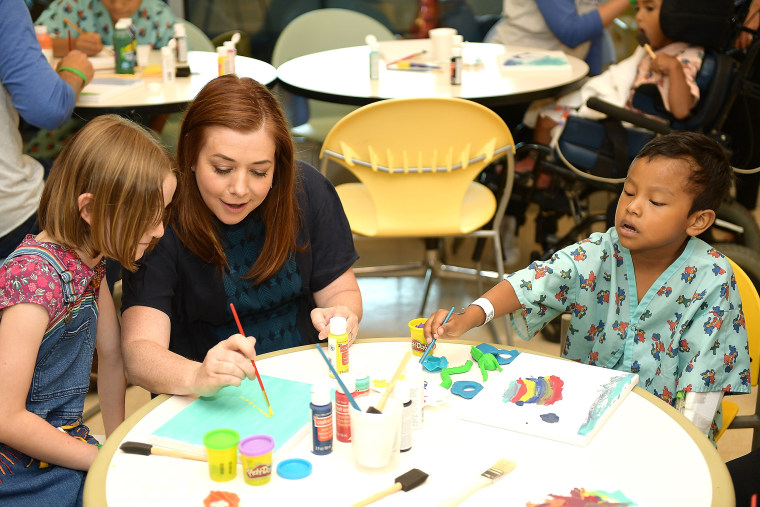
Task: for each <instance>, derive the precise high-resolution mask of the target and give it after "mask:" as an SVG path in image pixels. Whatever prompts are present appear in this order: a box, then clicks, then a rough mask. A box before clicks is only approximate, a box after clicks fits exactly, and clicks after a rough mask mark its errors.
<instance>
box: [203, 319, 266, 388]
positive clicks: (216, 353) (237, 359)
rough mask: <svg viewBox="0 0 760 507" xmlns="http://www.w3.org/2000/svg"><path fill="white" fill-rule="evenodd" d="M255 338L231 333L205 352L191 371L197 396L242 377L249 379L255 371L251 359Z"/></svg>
mask: <svg viewBox="0 0 760 507" xmlns="http://www.w3.org/2000/svg"><path fill="white" fill-rule="evenodd" d="M255 343H256V339H255V338H253V337H245V336H243V335H241V334H234V335H232V336H230V337H229V338H227V339H226V340H224V341H222V342H219V343H218V344H216V345H215V346H214V348H212V349H211V350H209V351H208V352H207V353H206V357H205V358H204V360H203V363H201V364H200V366H199V367H198V369H197V370H196V372H195V378H194V379H193V385H192V391H193V392H194V393H196V394H199V395H201V396H211V395H213V394H216V393H217V392H218V391H219V390H220V389H221V388H223V387H226V386H230V385H232V386H239V385H240V384H241V382H242V381H243V379H244V378H246V377H248V379H250V380H253V379H255V378H256V371H255V370H254V368H253V365H252V364H251V360H252V359H253V358H254V357H256V349H255V348H254V344H255Z"/></svg>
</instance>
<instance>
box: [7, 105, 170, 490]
mask: <svg viewBox="0 0 760 507" xmlns="http://www.w3.org/2000/svg"><path fill="white" fill-rule="evenodd" d="M176 185H177V179H176V175H175V169H174V162H173V160H172V158H171V157H170V155H169V154H168V152H167V151H166V149H165V148H163V147H162V146H161V145H160V144H159V143H158V142H157V141H155V140H154V139H153V137H152V136H151V135H150V134H149V133H148V132H147V131H145V130H144V129H142V128H141V127H139V126H137V125H135V124H133V123H131V122H129V121H128V120H125V119H122V118H119V117H118V116H115V115H107V116H100V117H97V118H96V119H94V120H92V121H91V122H89V123H88V124H87V126H85V127H84V128H83V129H82V130H81V131H80V132H79V133H78V134H77V135H76V136H75V137H74V138H73V139H72V141H71V143H69V144H68V145H67V146H66V148H65V149H64V151H63V152H62V153H61V155H60V157H59V158H58V159H57V160H56V162H55V165H54V166H53V168H52V170H51V172H50V176H49V177H48V180H47V182H46V183H45V188H44V190H43V193H42V198H41V201H40V208H39V220H40V225H41V227H42V232H40V234H38V235H37V236H36V237H34V236H31V235H29V236H27V237H26V238H25V239H24V241H23V242H22V243H21V245H20V246H19V247H18V248H17V249H16V250H15V251H14V253H13V254H11V255H10V256H9V257H8V258H7V259H6V261H5V263H4V264H3V265H2V267H0V378H2V379H3V388H2V389H0V414H2V418H3V422H2V424H1V425H0V471H1V472H2V474H0V504H3V505H5V504H8V505H75V504H78V505H81V503H82V488H83V486H84V479H85V476H86V471H87V470H88V469H89V467H90V465H91V464H92V461H93V460H94V459H95V455H96V454H97V452H98V447H96V445H94V444H96V443H97V441H96V440H95V439H94V438H93V437H92V436H91V435H89V434H88V433H89V429H88V428H87V426H85V425H84V424H83V423H82V411H83V408H84V399H85V395H86V394H87V391H88V388H89V382H90V369H91V364H92V357H93V350H94V349H97V352H98V398H99V401H100V406H101V407H102V414H103V422H104V424H105V430H106V435H108V434H110V433H111V432H113V430H114V429H115V428H116V427H117V426H118V425H119V423H121V421H122V420H123V419H124V396H125V389H126V379H125V375H124V365H123V361H122V357H121V343H120V332H119V324H118V320H117V316H116V310H115V307H114V303H113V300H112V298H111V294H110V292H109V290H108V285H107V283H106V280H105V259H104V256H108V257H110V258H113V259H116V260H118V261H119V262H120V263H121V264H122V265H123V266H124V267H125V268H127V269H131V270H135V269H136V260H137V259H139V258H140V257H141V256H142V255H143V253H144V252H145V250H146V249H147V248H149V247H150V246H151V245H152V244H153V243H154V242H155V240H156V238H159V237H161V236H162V235H163V232H164V228H163V217H164V209H165V207H166V206H167V205H168V204H169V202H170V201H171V199H172V196H173V195H174V190H175V188H176Z"/></svg>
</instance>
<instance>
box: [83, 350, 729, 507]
mask: <svg viewBox="0 0 760 507" xmlns="http://www.w3.org/2000/svg"><path fill="white" fill-rule="evenodd" d="M472 345H476V343H474V342H467V341H446V342H444V341H438V348H437V349H436V351H435V355H436V356H446V357H447V358H448V360H449V364H450V365H457V364H462V363H463V362H464V361H465V360H466V359H470V346H472ZM409 349H410V342H409V338H403V339H402V338H395V339H382V338H381V339H367V340H359V341H357V343H356V344H355V345H354V346H353V347H352V348H351V360H352V361H354V360H356V359H357V358H363V359H365V360H366V361H367V362H368V364H369V373H370V377H371V378H373V379H383V378H385V379H389V378H390V377H391V376H392V374H393V371H394V370H395V369H396V366H397V364H398V362H399V361H400V359H401V358H402V356H403V355H404V353H405V352H406V351H407V350H409ZM523 354H526V353H523ZM412 360H415V358H414V356H413V358H412ZM256 364H257V366H258V368H259V371H260V373H261V374H262V375H268V376H276V377H281V378H287V379H290V380H296V381H301V382H307V383H313V382H315V381H317V380H319V379H328V376H327V367H326V365H325V363H324V361H323V359H322V358H321V357H320V355H319V353H318V352H317V351H316V350H315V347H314V346H304V347H297V348H294V349H288V350H285V351H280V352H276V353H272V354H266V355H263V356H261V357H259V358H257V361H256ZM505 368H508V366H505ZM491 374H493V372H491ZM424 375H425V379H426V380H428V381H429V382H435V383H436V384H437V383H440V375H439V374H438V373H437V372H436V373H428V372H425V373H424ZM479 375H480V372H479V370H478V368H477V366H474V367H473V368H472V370H470V372H469V373H467V374H463V375H456V376H454V377H453V380H467V379H470V380H477V379H478V377H479ZM336 387H337V385H336ZM190 401H191V400H190V399H188V398H187V397H184V396H174V397H167V396H159V397H157V398H155V399H154V400H152V401H151V402H150V403H148V404H146V405H145V406H144V407H142V408H141V409H140V410H139V411H137V412H136V413H135V414H133V415H132V416H131V417H129V418H128V419H127V420H126V421H125V422H124V423H123V424H122V425H121V426H119V428H118V429H117V430H116V431H115V433H114V434H113V435H111V436H110V437H109V438H108V440H107V441H106V443H105V445H104V446H103V448H102V449H101V450H100V452H99V454H98V456H97V458H96V460H95V462H94V463H93V465H92V467H91V469H90V472H89V474H88V476H87V481H86V484H85V491H84V505H85V506H97V507H103V506H105V505H108V506H110V507H114V506H121V505H123V506H125V507H127V506H128V507H132V506H133V505H162V506H166V505H202V503H203V499H204V498H206V496H207V495H208V494H209V492H210V491H212V490H221V491H230V492H234V493H236V494H237V495H238V496H239V497H240V500H241V504H240V505H241V506H244V505H298V504H301V503H303V502H304V501H305V500H306V499H307V498H308V505H349V504H351V503H354V502H357V501H359V500H361V499H363V498H365V497H367V496H369V495H371V494H373V493H376V492H378V491H381V490H383V489H385V488H388V487H390V486H391V485H392V484H393V482H394V479H395V478H396V477H398V476H399V475H401V474H403V473H405V472H407V471H408V470H410V469H411V468H418V469H420V470H422V471H424V472H426V473H428V474H429V478H428V479H427V481H426V482H425V483H424V484H422V485H421V486H419V487H417V488H416V489H414V490H411V491H409V492H398V493H395V494H393V495H391V496H389V497H387V498H385V499H383V500H381V501H380V502H378V504H377V505H410V506H412V505H413V506H419V505H436V504H438V503H440V502H442V501H444V500H446V499H447V498H450V497H451V496H452V495H453V494H455V493H456V492H458V491H459V490H460V488H462V487H463V486H464V485H466V484H469V483H470V482H471V481H472V480H473V479H475V478H476V477H478V476H479V475H480V474H481V473H482V472H484V471H485V470H486V469H487V468H489V467H490V466H491V465H493V464H494V463H496V461H497V460H498V459H499V458H506V459H510V460H513V461H515V462H516V464H517V466H516V468H515V470H514V471H513V472H511V473H510V474H509V475H507V476H505V477H504V478H502V479H501V480H499V481H497V482H495V483H494V484H493V485H491V486H489V487H487V488H485V489H482V490H481V491H479V492H477V493H476V494H474V495H473V496H471V497H470V498H469V499H468V500H466V501H465V502H464V505H472V506H475V505H504V506H520V507H523V506H525V505H526V503H527V502H533V503H541V502H542V501H544V500H545V499H547V498H549V495H551V494H560V495H568V494H569V492H570V491H571V490H572V489H573V488H577V487H582V488H585V489H587V490H593V491H608V492H614V491H617V490H619V491H621V492H623V493H624V494H625V495H626V496H628V497H629V498H630V499H631V500H633V501H635V502H636V503H637V505H646V506H650V507H658V506H663V507H672V506H673V505H688V506H690V507H699V506H720V507H727V506H728V507H730V506H733V505H734V492H733V487H732V485H731V480H730V477H729V475H728V470H727V469H726V466H725V465H724V464H723V462H722V460H721V459H720V456H719V455H718V452H717V451H716V449H715V448H714V447H713V446H712V444H711V443H710V442H709V441H708V439H707V438H706V437H705V436H704V435H702V434H700V433H699V432H698V430H697V429H696V427H695V426H694V425H693V424H692V423H691V422H689V421H688V420H687V419H685V418H684V417H683V416H682V415H681V414H680V413H678V412H677V411H676V410H674V409H673V408H672V407H670V406H669V405H667V404H665V403H664V402H662V401H661V400H659V399H658V398H656V397H654V396H652V395H651V394H649V393H648V392H646V391H644V390H643V389H640V388H638V387H636V388H634V390H633V392H631V393H630V394H629V395H628V396H627V397H625V399H624V400H623V401H622V403H621V404H620V406H619V407H618V408H617V409H616V410H615V411H614V412H613V413H612V414H611V416H610V417H609V419H608V420H607V421H606V423H605V424H604V426H603V427H601V429H600V430H599V432H598V433H597V434H596V436H595V437H594V438H593V440H591V442H590V443H589V444H588V445H587V446H585V447H582V446H578V445H571V444H565V443H560V442H557V441H554V440H549V439H544V438H540V437H536V436H531V435H527V434H523V433H518V432H514V431H508V430H504V429H499V428H495V427H491V426H486V425H482V424H477V423H473V422H469V421H466V420H463V419H461V418H459V417H458V416H457V414H458V413H459V411H458V409H461V407H462V404H466V403H468V402H469V401H468V400H463V399H461V398H458V397H456V396H451V399H450V400H449V401H448V403H445V404H443V405H440V406H436V407H427V408H425V415H424V417H425V422H424V426H423V427H422V428H421V429H419V430H415V431H414V435H413V445H412V448H411V450H410V451H408V452H405V453H402V454H401V458H400V462H399V465H398V467H397V469H396V470H394V471H392V472H390V473H386V474H381V475H374V474H366V473H362V472H359V471H357V470H356V469H355V468H354V466H353V462H352V455H351V445H350V444H345V443H341V442H337V441H336V440H334V443H333V446H334V450H333V452H332V453H331V454H329V455H326V456H316V455H314V454H312V453H311V452H310V451H311V443H312V442H311V434H310V430H309V434H308V435H307V436H305V437H304V438H303V439H302V440H300V441H299V442H297V443H296V444H294V445H292V446H289V447H288V448H283V451H282V452H279V451H278V453H276V454H275V456H274V462H273V467H275V466H276V465H277V463H278V462H279V461H281V460H282V459H286V458H305V459H307V460H308V461H310V462H311V463H312V465H313V472H312V474H311V475H310V476H309V477H307V478H305V479H301V480H298V481H291V480H286V479H283V478H281V477H279V476H277V475H276V474H275V473H273V476H272V480H271V482H270V483H269V484H268V485H266V486H262V487H252V486H248V485H246V484H245V483H244V481H243V478H242V472H241V469H238V474H237V477H236V478H235V479H233V480H232V481H229V482H224V483H216V482H212V481H211V480H210V479H209V475H208V467H207V464H206V463H204V462H198V461H191V460H184V459H177V458H168V457H163V456H155V455H153V456H140V455H132V454H125V453H123V452H122V451H120V450H118V447H119V445H120V444H121V443H122V442H123V441H138V442H148V441H149V440H148V437H149V436H150V434H151V433H152V432H153V431H154V430H155V429H156V428H158V427H160V426H161V425H162V424H163V423H164V422H166V421H168V420H169V419H171V418H172V417H173V416H174V415H175V414H176V413H178V412H179V411H180V410H181V409H182V408H183V407H185V406H187V404H188V403H189V402H190Z"/></svg>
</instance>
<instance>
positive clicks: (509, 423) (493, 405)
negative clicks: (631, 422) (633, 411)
mask: <svg viewBox="0 0 760 507" xmlns="http://www.w3.org/2000/svg"><path fill="white" fill-rule="evenodd" d="M638 379H639V376H638V375H636V374H633V373H625V372H620V371H616V370H610V369H607V368H599V367H597V366H590V365H584V364H580V363H576V362H574V361H566V360H563V359H559V358H554V357H546V356H539V355H535V354H520V355H519V356H518V357H517V358H516V359H515V360H514V361H512V363H511V364H509V365H506V366H505V367H504V371H502V372H493V373H491V375H490V376H489V379H488V382H485V387H484V389H483V391H482V392H481V393H480V394H478V396H477V397H475V398H474V399H473V400H471V401H470V402H468V403H466V404H463V405H462V410H461V411H460V418H462V419H465V420H468V421H473V422H478V423H482V424H487V425H489V426H496V427H499V428H504V429H508V430H512V431H519V432H521V433H527V434H531V435H535V436H539V437H543V438H550V439H552V440H558V441H561V442H567V443H570V444H575V445H581V446H583V445H587V444H588V443H589V442H590V441H591V439H592V438H593V437H594V435H596V433H597V432H598V431H599V429H600V428H601V427H602V426H603V425H604V422H605V421H606V420H607V419H608V418H609V416H610V415H611V414H612V413H613V412H614V410H615V409H616V408H617V407H618V406H619V405H620V403H621V402H622V401H623V399H625V397H626V396H627V395H628V393H629V392H630V391H631V389H633V387H634V386H635V385H636V384H637V383H638Z"/></svg>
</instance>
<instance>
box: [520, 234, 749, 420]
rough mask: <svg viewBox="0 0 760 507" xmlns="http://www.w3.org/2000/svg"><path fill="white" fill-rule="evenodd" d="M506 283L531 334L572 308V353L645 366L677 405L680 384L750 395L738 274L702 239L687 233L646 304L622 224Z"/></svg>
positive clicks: (648, 379)
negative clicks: (619, 229) (620, 237)
mask: <svg viewBox="0 0 760 507" xmlns="http://www.w3.org/2000/svg"><path fill="white" fill-rule="evenodd" d="M508 280H509V282H510V283H511V284H512V286H513V287H514V289H515V292H516V293H517V297H518V298H519V300H520V303H521V304H522V306H523V309H522V312H520V311H518V312H515V313H514V314H513V315H512V316H511V319H512V323H513V326H514V327H515V329H516V330H517V332H518V334H520V335H521V337H522V338H523V339H530V338H531V337H532V336H533V335H535V334H536V333H537V332H538V331H539V330H540V329H541V328H542V327H543V326H544V325H545V324H546V323H548V322H549V321H550V320H551V319H553V318H554V317H555V316H556V315H558V314H559V313H561V312H570V313H571V322H570V330H569V331H568V335H567V342H566V344H565V349H564V350H563V351H562V354H563V356H564V357H567V358H568V359H572V360H575V361H579V362H582V363H586V364H592V365H596V366H602V367H605V368H612V369H615V370H620V371H630V372H634V373H638V374H639V386H640V387H643V388H644V389H646V390H647V391H649V392H651V393H653V394H654V395H656V396H658V397H660V398H661V399H663V400H664V401H666V402H668V403H670V404H671V405H672V404H674V403H675V397H676V394H677V392H678V391H694V392H707V391H718V390H723V391H727V392H735V393H748V392H750V378H749V346H748V343H747V330H746V327H745V325H744V314H743V313H742V310H741V300H740V299H739V291H738V289H737V287H736V281H735V279H734V276H733V271H732V270H731V265H730V263H729V262H728V259H726V258H725V257H724V256H723V254H721V253H720V252H718V251H716V250H715V249H713V248H712V247H711V246H710V245H708V244H707V243H705V242H704V241H702V240H700V239H697V238H690V239H689V241H688V243H687V244H686V248H685V249H684V251H683V253H682V254H681V255H680V256H679V257H678V259H676V260H675V262H673V264H671V265H670V267H669V268H668V269H667V270H665V272H663V273H662V274H661V275H660V277H659V278H658V279H657V280H656V281H655V283H654V284H652V286H651V287H650V288H649V290H648V291H647V293H646V294H645V295H644V298H643V300H642V301H640V302H639V301H637V291H636V278H635V275H634V270H633V262H632V260H631V256H630V252H629V251H628V249H626V248H625V247H623V246H622V245H621V244H620V242H619V241H618V236H617V232H616V231H615V228H614V227H613V228H611V229H610V230H608V231H607V232H606V233H594V234H592V235H591V236H590V237H589V238H588V239H585V240H583V241H581V242H579V243H576V244H574V245H571V246H569V247H567V248H564V249H562V250H560V251H559V252H557V253H556V254H555V255H554V256H553V257H552V258H551V259H550V260H549V261H546V262H534V263H533V264H531V265H530V266H528V267H527V268H525V269H522V270H520V271H517V272H515V273H513V274H512V275H510V276H509V278H508ZM521 317H522V318H521ZM718 424H720V422H719V421H718Z"/></svg>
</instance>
